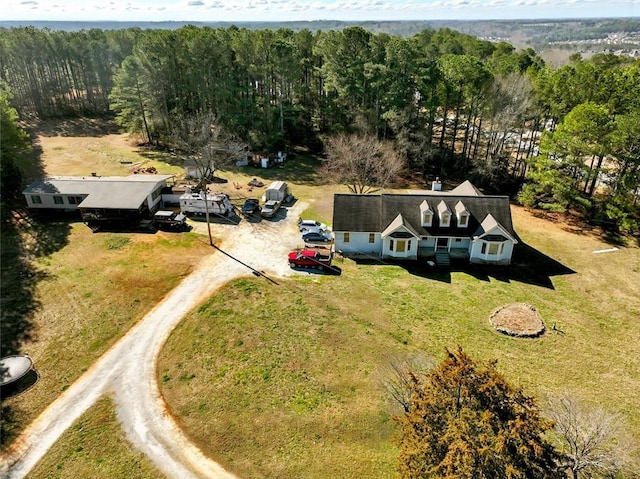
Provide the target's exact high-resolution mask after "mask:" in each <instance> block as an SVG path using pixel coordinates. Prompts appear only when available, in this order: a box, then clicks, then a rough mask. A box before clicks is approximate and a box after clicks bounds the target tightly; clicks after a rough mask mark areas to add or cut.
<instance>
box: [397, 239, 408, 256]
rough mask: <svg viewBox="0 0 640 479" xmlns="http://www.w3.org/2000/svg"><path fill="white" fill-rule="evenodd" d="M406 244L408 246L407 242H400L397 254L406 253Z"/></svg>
mask: <svg viewBox="0 0 640 479" xmlns="http://www.w3.org/2000/svg"><path fill="white" fill-rule="evenodd" d="M406 244H407V242H406V241H404V240H398V244H397V245H396V252H397V253H404V252H405V246H406Z"/></svg>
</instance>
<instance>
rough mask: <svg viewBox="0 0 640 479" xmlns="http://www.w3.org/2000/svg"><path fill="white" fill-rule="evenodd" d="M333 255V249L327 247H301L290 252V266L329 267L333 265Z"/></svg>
mask: <svg viewBox="0 0 640 479" xmlns="http://www.w3.org/2000/svg"><path fill="white" fill-rule="evenodd" d="M332 256H333V255H332V253H331V251H330V250H327V249H320V248H305V249H299V250H295V251H291V252H290V253H289V266H291V267H292V268H317V269H323V268H328V267H329V266H331V258H332Z"/></svg>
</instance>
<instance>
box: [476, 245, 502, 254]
mask: <svg viewBox="0 0 640 479" xmlns="http://www.w3.org/2000/svg"><path fill="white" fill-rule="evenodd" d="M487 245H489V253H488V254H493V255H495V254H502V250H503V248H504V244H503V243H482V250H481V253H482V254H486V253H487Z"/></svg>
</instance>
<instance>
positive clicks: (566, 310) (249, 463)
mask: <svg viewBox="0 0 640 479" xmlns="http://www.w3.org/2000/svg"><path fill="white" fill-rule="evenodd" d="M514 221H515V225H516V230H517V231H518V233H519V235H520V237H521V239H522V240H523V242H524V243H526V244H527V247H525V248H523V249H521V250H520V253H519V255H518V256H517V257H516V259H515V261H514V263H515V264H514V266H513V267H511V268H500V269H498V270H492V269H491V268H473V269H469V270H466V271H465V270H459V271H455V270H454V271H453V272H451V273H446V272H445V273H439V272H436V273H433V272H430V271H428V270H417V269H414V268H409V270H408V269H407V268H404V267H402V266H395V265H370V264H366V265H365V264H356V263H354V262H352V261H349V260H346V261H344V263H338V266H340V267H341V268H342V269H343V272H342V275H341V276H338V277H336V276H312V275H300V276H298V277H296V278H294V279H289V280H282V281H279V286H277V287H274V286H273V285H271V284H267V283H266V282H264V281H262V280H260V279H258V278H246V279H240V280H237V281H235V282H234V283H232V284H230V285H228V286H227V287H226V288H224V289H223V290H222V291H220V292H219V293H218V294H217V295H216V296H215V297H213V298H211V300H210V301H208V302H207V303H206V304H205V305H203V306H202V307H201V308H200V309H199V310H198V311H197V312H195V314H193V315H189V317H188V318H187V319H186V320H185V321H183V322H182V323H181V324H180V326H179V327H178V328H177V329H176V330H175V331H174V333H173V334H172V336H171V337H170V339H169V341H168V343H167V345H166V347H165V349H164V351H163V353H162V355H161V358H160V362H159V365H158V375H159V379H160V383H161V387H162V392H163V394H164V395H165V398H166V400H167V401H168V403H169V404H170V407H171V408H172V410H173V413H174V414H175V415H176V416H177V418H178V420H179V421H180V422H181V423H182V425H183V427H184V429H185V430H186V431H187V433H188V434H189V435H190V436H191V438H192V439H193V440H194V441H196V442H197V443H198V444H199V446H200V447H202V449H203V450H204V451H207V452H208V454H210V455H211V456H212V457H214V458H215V459H217V460H219V461H220V462H222V464H224V465H225V466H226V467H228V468H229V469H230V470H231V471H233V472H235V473H237V474H238V475H239V476H240V477H243V478H264V477H278V478H298V477H305V478H326V477H354V478H355V477H376V478H380V477H393V476H394V473H395V472H394V464H395V457H396V450H395V448H394V445H393V436H394V434H395V432H396V430H397V429H396V425H395V423H394V422H393V421H392V419H391V416H392V414H393V413H394V411H395V409H394V405H393V404H391V403H390V402H389V401H388V398H387V397H386V394H385V392H384V390H383V388H382V387H381V377H382V375H383V371H384V369H385V365H386V364H387V363H388V361H389V358H390V357H391V356H396V355H401V356H416V355H426V356H428V357H431V358H434V359H435V360H440V359H441V358H442V357H443V351H444V348H454V347H456V346H457V345H462V346H463V347H464V349H465V350H466V351H467V352H468V353H469V354H470V355H472V356H473V357H476V358H482V359H489V358H495V359H497V360H498V368H499V370H500V371H502V372H503V373H504V374H505V376H506V377H507V378H508V380H510V381H511V382H512V383H514V384H516V385H519V386H522V387H523V388H524V389H525V391H526V392H528V393H529V394H532V395H535V396H537V397H539V398H540V400H541V401H542V399H543V397H544V395H545V394H547V393H551V392H560V391H568V392H570V393H572V394H574V395H576V396H577V397H578V398H579V399H581V400H582V401H584V402H585V403H586V404H589V405H600V406H602V407H604V408H605V409H607V410H609V411H612V412H618V413H621V414H622V415H623V417H624V418H625V428H626V430H627V431H628V432H629V433H630V434H631V435H633V436H634V437H635V438H636V439H638V438H640V420H639V418H638V415H637V411H638V410H640V398H639V397H638V395H637V391H638V390H640V359H638V356H637V345H638V344H640V324H639V323H638V318H639V317H640V316H639V312H640V297H639V296H638V294H637V284H640V254H639V251H638V249H637V248H634V247H629V248H623V249H621V250H619V251H617V252H614V253H606V254H594V253H593V250H597V249H602V248H607V247H609V245H607V244H605V243H603V242H602V241H600V240H599V239H598V238H596V237H593V236H589V235H586V234H582V235H577V234H575V233H572V232H569V231H566V230H565V229H563V226H562V225H560V224H554V223H550V222H548V221H546V220H542V219H539V218H535V217H534V216H532V215H530V214H529V213H527V212H525V211H523V210H522V209H519V208H515V209H514ZM511 302H527V303H530V304H532V305H534V306H536V307H537V308H538V310H539V311H540V313H541V314H542V316H543V318H544V319H545V321H546V323H547V326H548V327H549V328H550V327H551V325H552V323H556V329H558V330H561V332H553V331H550V332H549V333H547V334H545V335H544V336H543V337H541V338H539V339H514V338H510V337H506V336H503V335H500V334H498V333H496V332H494V331H493V330H492V329H491V328H490V326H489V324H488V317H489V315H490V314H491V312H492V311H493V310H494V309H495V308H497V307H499V306H502V305H505V304H508V303H511Z"/></svg>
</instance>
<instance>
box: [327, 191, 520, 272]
mask: <svg viewBox="0 0 640 479" xmlns="http://www.w3.org/2000/svg"><path fill="white" fill-rule="evenodd" d="M333 231H334V234H335V250H336V251H341V252H342V254H344V255H345V256H349V255H365V256H367V255H369V256H372V257H376V258H383V259H384V258H387V259H403V260H405V259H406V260H416V259H418V258H434V259H435V261H436V262H437V263H438V264H444V265H448V264H449V262H450V259H451V258H459V259H466V260H468V261H469V262H471V263H487V264H501V265H504V264H510V263H511V255H512V253H513V248H514V245H516V244H517V243H518V241H517V239H516V234H515V232H514V230H513V224H512V221H511V208H510V204H509V197H507V196H493V195H483V194H482V193H481V192H480V191H479V190H478V189H477V188H475V187H474V186H473V185H472V184H471V183H470V182H468V181H465V182H464V183H462V184H461V185H459V186H458V187H457V188H455V189H453V190H451V191H433V190H432V191H420V192H410V193H406V194H381V195H356V194H336V195H334V203H333Z"/></svg>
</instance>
